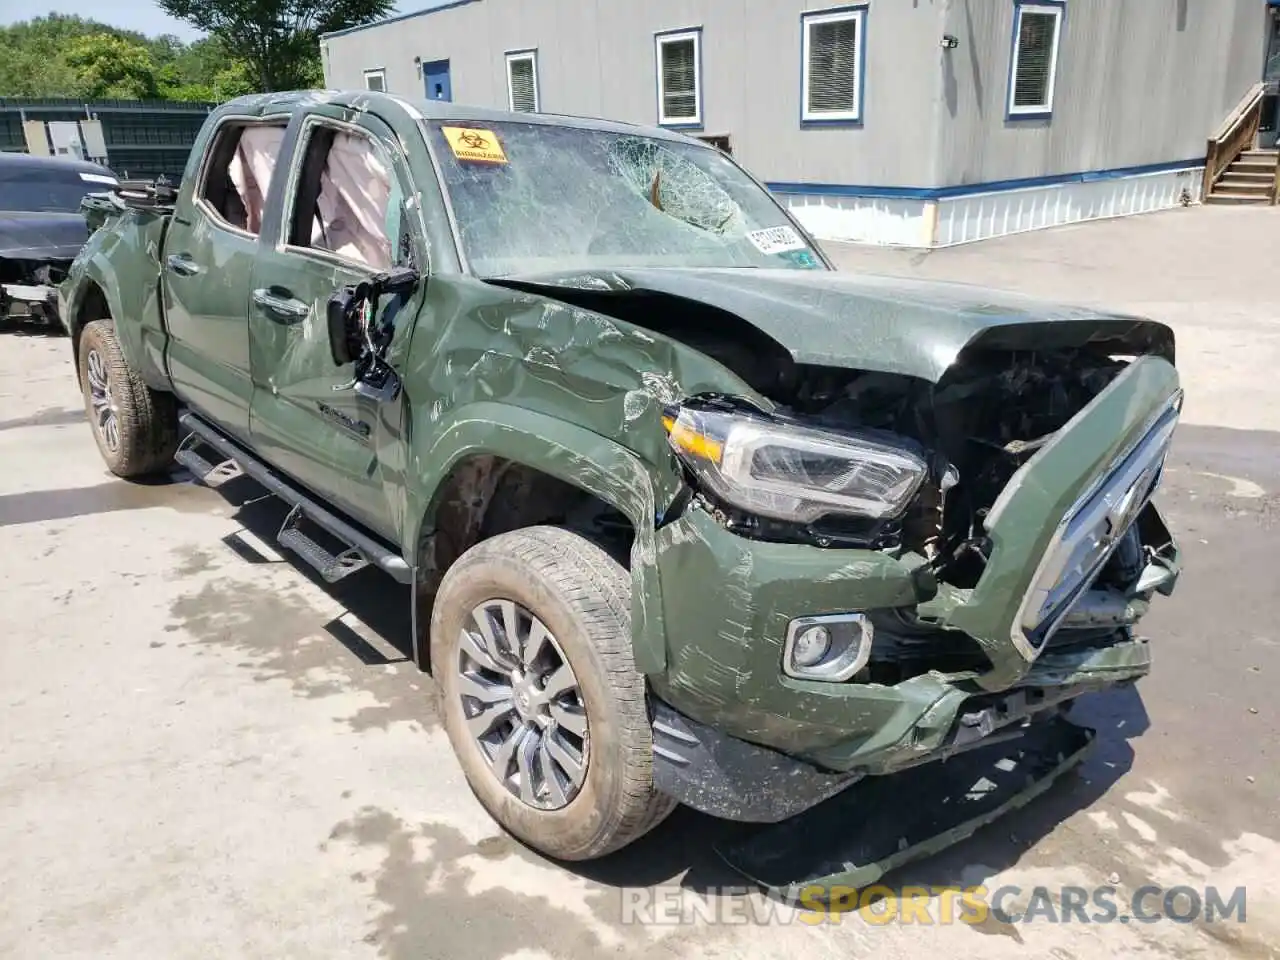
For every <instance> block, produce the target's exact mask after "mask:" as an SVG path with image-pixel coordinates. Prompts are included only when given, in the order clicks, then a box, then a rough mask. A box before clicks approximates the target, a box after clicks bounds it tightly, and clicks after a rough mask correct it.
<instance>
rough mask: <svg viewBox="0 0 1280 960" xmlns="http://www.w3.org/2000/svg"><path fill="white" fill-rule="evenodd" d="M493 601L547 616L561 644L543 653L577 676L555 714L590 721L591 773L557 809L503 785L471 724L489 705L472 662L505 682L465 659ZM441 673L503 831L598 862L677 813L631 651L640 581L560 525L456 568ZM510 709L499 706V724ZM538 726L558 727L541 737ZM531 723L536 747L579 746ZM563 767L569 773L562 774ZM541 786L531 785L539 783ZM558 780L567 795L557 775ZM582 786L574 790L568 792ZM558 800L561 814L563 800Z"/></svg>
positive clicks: (437, 648)
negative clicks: (477, 616)
mask: <svg viewBox="0 0 1280 960" xmlns="http://www.w3.org/2000/svg"><path fill="white" fill-rule="evenodd" d="M490 601H494V602H497V601H513V602H514V604H517V605H519V607H523V608H524V611H525V612H526V613H528V614H531V615H532V616H533V617H536V618H537V620H538V621H540V622H541V623H542V624H544V625H545V626H546V628H547V630H548V631H549V633H550V634H551V637H552V642H551V643H550V644H543V645H542V649H543V650H544V653H545V654H547V656H548V657H549V658H550V660H551V661H552V662H555V658H556V657H557V656H558V657H560V658H562V659H563V662H565V663H567V664H568V666H569V667H570V668H571V670H572V674H573V675H575V676H576V680H577V687H576V690H575V692H572V693H570V694H568V695H567V697H568V699H565V700H560V701H556V702H555V704H554V705H553V706H552V707H551V708H550V709H552V710H556V708H557V706H559V705H560V704H564V703H567V704H570V705H571V706H573V707H574V708H575V710H576V709H577V708H581V709H582V711H583V713H585V728H586V729H585V736H583V737H582V738H581V744H582V751H581V753H580V754H579V756H581V755H582V754H585V758H586V764H585V768H586V769H585V774H584V775H583V776H582V777H581V780H580V785H578V786H577V787H576V789H577V792H576V794H574V795H572V796H571V797H569V799H568V802H567V804H564V805H562V806H559V807H558V808H553V809H539V808H538V807H537V806H535V805H531V804H530V803H528V802H526V800H525V799H522V798H521V796H519V795H517V792H515V790H516V788H515V787H508V786H507V785H506V784H504V782H503V781H502V780H500V779H499V777H498V776H497V775H496V774H495V772H494V766H495V764H494V762H493V761H491V759H490V758H491V756H494V755H495V754H494V753H493V752H491V751H493V750H494V749H495V748H493V747H491V746H482V745H481V743H480V742H479V740H477V737H476V735H475V733H474V732H473V730H472V728H471V727H469V726H468V720H469V714H473V713H474V712H476V707H477V705H478V704H479V701H476V700H471V699H469V700H468V701H467V702H468V704H469V706H468V707H465V708H464V702H463V696H462V690H463V689H474V687H472V686H471V685H470V683H469V681H468V675H464V670H463V667H464V664H467V665H469V666H468V667H467V669H468V670H469V671H470V673H469V676H485V677H499V676H500V675H498V674H494V673H491V672H484V673H479V672H476V671H475V670H473V669H472V668H474V667H475V666H476V665H477V664H478V663H479V661H478V660H475V659H472V658H470V657H471V655H470V653H466V654H465V658H464V651H465V650H466V648H464V637H463V631H464V629H468V630H469V633H470V634H471V635H472V636H473V637H479V636H480V632H479V631H478V630H477V627H478V621H476V620H474V619H473V611H475V610H476V609H477V608H478V607H483V606H485V605H486V604H487V603H489V602H490ZM522 619H523V618H522ZM503 623H504V620H503V619H496V618H495V619H494V620H492V621H490V625H491V628H492V629H493V636H494V637H495V638H498V639H497V642H498V643H499V645H501V644H502V641H501V637H502V636H505V634H506V632H507V631H506V630H505V629H503V626H502V625H503ZM519 629H520V628H517V630H518V631H519ZM530 629H531V630H532V629H535V628H534V627H532V626H531V627H530ZM471 642H472V643H474V642H475V641H474V640H472V641H471ZM535 645H536V644H532V643H530V644H526V646H535ZM552 648H554V649H552ZM470 649H472V650H473V649H474V647H472V648H470ZM482 652H484V651H482ZM508 652H509V651H508ZM540 662H544V663H545V662H547V661H546V660H542V661H540ZM431 664H432V674H433V675H434V676H435V678H436V682H437V684H438V685H439V689H440V693H441V698H442V712H443V715H444V726H445V730H446V731H447V733H448V735H449V740H450V743H451V744H452V746H453V750H454V753H455V754H456V755H457V757H458V761H459V763H460V764H461V766H462V770H463V773H464V774H465V775H466V778H467V781H468V783H469V784H470V785H471V789H472V790H473V791H474V792H475V794H476V796H477V797H478V798H479V800H480V802H481V803H482V804H483V805H484V807H485V809H486V810H488V811H489V813H490V814H491V815H492V816H493V818H494V819H495V820H497V821H498V823H500V824H501V825H502V826H503V827H504V828H506V829H507V830H508V831H510V832H511V833H512V834H514V835H515V836H516V837H518V838H519V839H520V840H522V841H524V842H525V843H527V844H528V845H529V846H531V847H533V848H535V849H537V850H539V851H541V852H542V853H545V854H547V855H548V856H551V857H555V858H557V859H560V860H590V859H594V858H596V857H601V856H604V855H605V854H608V853H611V852H613V851H615V850H618V849H620V848H622V847H624V846H626V845H627V844H629V843H631V842H632V841H634V840H636V839H638V838H639V837H641V836H643V835H644V834H646V833H648V832H649V831H650V830H651V829H653V828H654V827H655V826H657V825H658V824H659V823H660V822H661V821H662V820H663V819H664V818H665V817H666V816H667V814H669V813H670V812H671V811H672V809H674V807H675V801H674V800H672V799H670V798H669V797H667V796H665V795H664V794H661V793H659V792H658V791H657V790H656V789H655V788H654V785H653V739H652V732H651V730H650V727H649V717H648V710H647V708H646V703H645V683H644V678H643V676H641V675H640V673H639V672H637V670H636V667H635V660H634V659H633V657H632V652H631V579H630V576H629V574H628V573H627V571H626V570H625V569H623V567H622V566H621V565H620V564H619V563H618V562H617V561H615V560H614V559H613V558H611V557H610V556H609V554H608V553H606V552H605V551H604V550H603V549H601V548H600V547H598V546H596V545H595V544H594V543H592V542H591V541H589V540H587V539H585V538H583V537H581V536H579V535H577V534H575V533H571V532H569V531H568V530H564V529H561V528H559V527H528V528H525V529H522V530H516V531H513V532H511V533H504V534H500V535H498V536H496V537H493V538H491V539H489V540H485V541H483V542H481V543H479V544H477V545H476V546H474V547H472V548H471V549H470V550H468V551H467V552H466V553H464V554H463V555H462V556H461V557H460V558H459V559H458V561H457V562H456V563H454V564H453V566H451V567H450V568H449V570H448V572H447V573H446V574H445V577H444V579H443V581H442V582H441V584H440V590H439V592H438V593H437V595H436V599H435V604H434V608H433V610H432V614H431ZM550 673H551V676H550V677H544V679H543V680H542V681H541V682H542V684H543V690H544V691H545V690H546V689H549V688H550V687H551V686H552V685H554V684H553V683H548V682H547V681H548V679H552V680H553V678H554V676H556V675H561V674H560V672H559V671H556V670H551V671H550ZM528 675H529V676H535V675H537V670H536V669H529V670H528ZM501 682H502V681H501V680H500V679H499V680H498V683H499V685H500V684H501ZM506 682H507V683H510V684H512V688H513V691H518V690H519V682H516V681H513V680H511V678H510V677H508V679H507V680H506ZM536 683H537V681H535V684H536ZM499 688H500V687H499ZM510 702H511V703H512V704H513V705H514V704H519V703H520V702H521V701H520V694H519V693H518V692H516V693H513V696H512V699H511V701H510ZM501 709H502V707H501V706H498V707H495V708H494V710H493V711H492V712H493V715H494V716H495V717H496V716H497V715H498V712H499V711H501ZM557 715H558V716H559V717H561V718H564V719H571V718H572V717H573V716H576V715H577V714H575V713H574V712H573V711H571V710H569V709H567V708H563V707H561V708H560V709H559V710H558V712H557ZM521 719H522V718H521V715H520V714H519V713H518V712H517V707H516V706H513V707H512V708H511V711H510V712H509V720H510V722H511V723H512V725H513V726H514V725H515V724H517V723H519V722H520V721H521ZM473 722H480V724H481V726H483V725H484V723H485V722H487V718H486V720H485V721H477V720H475V718H473ZM538 722H549V723H551V726H548V727H546V728H542V729H539V728H538V727H537V723H538ZM577 722H578V723H581V720H580V719H579V720H578V721H577ZM502 723H504V724H505V723H506V721H502ZM528 723H529V724H531V725H530V726H527V727H526V730H527V731H533V733H526V735H525V736H526V738H527V741H528V742H529V743H532V742H533V741H534V740H535V739H536V740H537V742H538V743H543V742H544V741H543V740H542V739H538V738H548V739H556V740H557V741H559V742H564V743H570V744H572V743H573V742H574V740H575V737H574V734H573V733H572V731H571V730H570V729H569V728H568V727H561V726H560V724H559V723H558V722H556V721H554V720H553V721H546V720H545V718H537V717H535V718H534V719H533V720H531V721H528ZM535 733H536V734H537V737H536V738H535V737H534V734H535ZM495 736H500V733H499V734H498V735H495ZM520 742H521V743H522V744H523V743H525V742H526V741H525V740H521V741H520ZM498 749H500V748H498ZM521 752H522V751H521V750H519V749H517V750H516V752H515V759H514V760H513V761H512V764H511V767H514V768H515V770H516V772H517V773H518V772H519V754H520V753H521ZM531 752H532V751H531ZM533 756H534V757H535V758H536V759H534V760H531V766H532V767H537V765H538V763H539V760H545V758H544V757H541V755H540V754H533ZM511 767H508V768H507V769H511ZM564 769H568V768H562V769H561V770H560V771H559V772H563V770H564ZM538 771H539V772H540V774H541V778H542V786H543V787H544V788H546V792H547V793H550V785H549V783H548V780H547V773H546V769H545V768H543V767H538ZM537 775H538V774H537V773H535V776H537ZM521 779H522V780H523V779H524V778H523V777H521ZM533 779H534V777H530V778H529V782H530V784H532V782H533ZM556 780H557V782H558V783H560V785H561V786H562V787H564V783H563V782H562V781H561V780H560V778H559V777H558V776H557V777H556ZM571 789H574V787H573V785H572V784H570V787H569V788H568V789H565V790H564V791H563V792H564V793H566V794H568V792H569V790H571ZM543 799H544V801H545V798H543ZM550 802H551V803H552V805H553V806H554V803H555V801H554V800H551V801H550Z"/></svg>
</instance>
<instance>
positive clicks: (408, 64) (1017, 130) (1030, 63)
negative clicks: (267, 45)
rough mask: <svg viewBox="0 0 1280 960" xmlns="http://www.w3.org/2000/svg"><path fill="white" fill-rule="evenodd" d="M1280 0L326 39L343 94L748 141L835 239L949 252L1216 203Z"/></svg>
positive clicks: (468, 29) (521, 17)
mask: <svg viewBox="0 0 1280 960" xmlns="http://www.w3.org/2000/svg"><path fill="white" fill-rule="evenodd" d="M1272 23H1273V21H1272V19H1271V17H1270V13H1269V10H1268V0H865V2H859V3H852V4H843V5H835V4H831V3H827V4H824V3H822V2H820V0H818V2H815V0H646V2H636V0H460V2H453V3H447V4H445V5H443V6H439V7H437V8H435V9H429V10H425V11H422V12H420V13H413V14H407V15H404V16H400V17H396V18H393V19H391V20H386V21H382V22H380V23H375V24H371V25H368V26H364V27H357V28H353V29H350V30H344V31H339V32H336V33H331V34H328V35H326V36H324V37H323V38H322V40H321V53H322V58H323V63H324V70H325V79H326V82H327V84H328V85H329V86H330V87H333V88H344V89H349V88H360V87H367V88H371V89H383V90H386V91H388V92H390V93H393V94H398V95H402V96H404V97H408V98H414V99H419V98H422V97H424V96H425V97H428V98H437V99H452V100H454V101H457V102H460V103H469V104H476V105H480V106H486V107H500V108H509V109H517V110H535V111H546V112H551V113H562V114H576V115H586V116H598V117H607V118H609V119H615V120H624V121H630V122H636V123H647V124H659V125H662V126H668V127H674V128H679V129H683V130H686V131H687V132H688V133H690V134H691V135H694V136H699V137H702V138H705V139H708V140H711V141H713V142H715V143H716V144H717V145H719V146H721V147H723V148H724V149H727V150H729V151H730V152H732V154H733V155H734V156H735V157H736V158H738V159H739V160H740V161H741V162H742V163H743V164H744V165H745V166H746V167H747V168H748V169H750V170H751V171H752V172H753V173H754V174H756V175H757V176H758V177H759V178H760V179H762V180H764V181H765V182H766V183H767V184H768V185H769V187H770V188H771V189H772V190H773V191H774V192H775V193H776V194H777V195H779V197H780V198H782V199H783V200H784V202H785V203H786V204H787V205H788V206H790V207H791V209H792V210H793V211H794V212H795V214H796V215H797V216H798V217H799V218H800V219H801V220H802V222H804V223H805V224H806V226H808V227H809V228H810V229H811V230H812V231H813V232H814V233H815V234H816V235H817V236H819V237H823V238H827V239H843V240H855V241H864V242H874V243H892V244H904V245H910V246H922V247H927V246H935V245H944V244H950V243H958V242H963V241H966V240H974V239H981V238H985V237H991V236H998V235H1001V234H1006V233H1013V232H1017V231H1020V230H1027V229H1034V228H1037V227H1043V226H1053V225H1057V224H1063V223H1070V222H1074V221H1078V220H1084V219H1090V218H1094V217H1101V216H1116V215H1122V214H1128V213H1138V212H1143V211H1148V210H1155V209H1160V208H1162V207H1169V206H1174V205H1177V204H1179V203H1188V202H1194V201H1197V200H1198V199H1199V198H1200V189H1201V177H1202V173H1203V168H1204V166H1205V153H1206V139H1207V138H1208V136H1209V135H1210V134H1211V133H1212V132H1213V130H1214V129H1215V128H1216V127H1218V126H1219V124H1220V123H1221V121H1222V120H1223V118H1224V117H1226V116H1227V115H1228V114H1229V113H1230V112H1231V111H1232V110H1233V108H1235V107H1236V105H1237V104H1238V103H1239V102H1240V100H1241V98H1242V96H1244V95H1245V94H1246V92H1247V91H1248V90H1249V89H1250V88H1251V87H1252V86H1253V85H1255V84H1257V83H1258V82H1259V81H1260V80H1261V79H1262V77H1263V72H1264V65H1265V62H1266V56H1267V41H1268V37H1269V36H1270V35H1271V33H1272Z"/></svg>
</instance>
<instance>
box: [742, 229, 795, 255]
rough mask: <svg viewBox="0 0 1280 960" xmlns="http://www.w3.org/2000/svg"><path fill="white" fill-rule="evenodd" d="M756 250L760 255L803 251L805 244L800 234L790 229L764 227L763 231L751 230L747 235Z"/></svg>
mask: <svg viewBox="0 0 1280 960" xmlns="http://www.w3.org/2000/svg"><path fill="white" fill-rule="evenodd" d="M747 239H748V240H750V241H751V242H752V243H753V244H754V245H755V248H756V249H757V250H759V251H760V252H761V253H767V254H774V253H787V252H788V251H791V250H803V249H804V248H805V243H804V241H803V240H801V239H800V234H798V233H796V232H795V230H793V229H791V227H785V226H783V227H766V228H765V229H763V230H752V231H751V232H750V233H748V234H747Z"/></svg>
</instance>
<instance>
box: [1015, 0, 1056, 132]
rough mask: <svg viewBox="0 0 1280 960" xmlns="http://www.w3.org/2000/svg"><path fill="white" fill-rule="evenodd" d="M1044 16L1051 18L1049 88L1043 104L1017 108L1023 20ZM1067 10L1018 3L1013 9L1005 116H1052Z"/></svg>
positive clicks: (1038, 4)
mask: <svg viewBox="0 0 1280 960" xmlns="http://www.w3.org/2000/svg"><path fill="white" fill-rule="evenodd" d="M1028 12H1030V13H1045V14H1050V15H1051V16H1052V17H1053V49H1052V50H1051V51H1050V53H1049V87H1048V90H1047V91H1046V93H1045V102H1044V103H1043V104H1039V103H1037V104H1023V105H1022V106H1017V105H1016V101H1017V85H1018V44H1019V43H1020V42H1021V40H1022V16H1023V14H1025V13H1028ZM1065 13H1066V8H1065V6H1064V5H1063V4H1061V3H1035V2H1027V3H1018V4H1017V5H1016V6H1015V7H1014V15H1013V41H1012V43H1011V44H1010V46H1009V100H1008V103H1007V105H1006V113H1007V114H1008V116H1010V117H1048V116H1050V115H1051V114H1052V113H1053V95H1054V91H1055V90H1056V88H1057V85H1058V48H1059V47H1060V46H1061V45H1062V20H1063V15H1064V14H1065Z"/></svg>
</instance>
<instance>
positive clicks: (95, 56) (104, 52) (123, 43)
mask: <svg viewBox="0 0 1280 960" xmlns="http://www.w3.org/2000/svg"><path fill="white" fill-rule="evenodd" d="M66 60H67V63H68V64H70V65H71V68H72V69H73V70H75V71H76V78H77V90H76V93H77V95H78V96H81V97H85V98H86V99H91V100H97V99H103V98H107V97H119V98H121V99H123V100H154V99H156V98H157V97H158V96H159V92H160V91H159V85H158V82H157V78H156V71H157V66H156V61H155V58H154V57H153V56H152V55H151V51H150V50H149V49H148V48H147V46H146V45H145V44H142V43H138V42H136V41H134V40H128V39H125V38H124V37H120V36H113V35H112V34H109V33H97V34H92V35H90V36H87V37H80V38H78V39H76V40H73V41H71V43H70V44H69V45H68V47H67V52H66Z"/></svg>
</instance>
